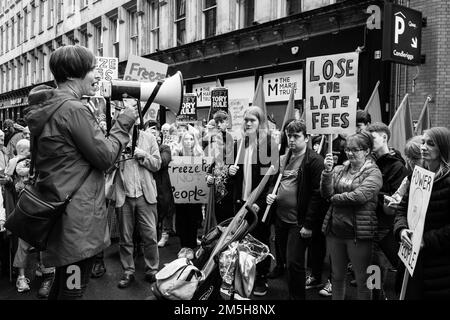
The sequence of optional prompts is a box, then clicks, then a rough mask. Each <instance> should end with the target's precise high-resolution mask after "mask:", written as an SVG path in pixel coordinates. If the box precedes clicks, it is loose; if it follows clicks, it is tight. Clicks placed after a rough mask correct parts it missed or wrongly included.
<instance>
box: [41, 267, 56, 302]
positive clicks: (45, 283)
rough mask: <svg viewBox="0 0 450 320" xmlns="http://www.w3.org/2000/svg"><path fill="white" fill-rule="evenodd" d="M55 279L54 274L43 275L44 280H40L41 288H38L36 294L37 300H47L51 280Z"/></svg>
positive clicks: (51, 283)
mask: <svg viewBox="0 0 450 320" xmlns="http://www.w3.org/2000/svg"><path fill="white" fill-rule="evenodd" d="M54 279H55V274H54V273H50V274H45V275H44V279H43V280H42V283H41V287H40V288H39V291H38V293H37V297H38V298H39V299H47V298H48V294H49V293H50V289H51V288H52V285H53V280H54Z"/></svg>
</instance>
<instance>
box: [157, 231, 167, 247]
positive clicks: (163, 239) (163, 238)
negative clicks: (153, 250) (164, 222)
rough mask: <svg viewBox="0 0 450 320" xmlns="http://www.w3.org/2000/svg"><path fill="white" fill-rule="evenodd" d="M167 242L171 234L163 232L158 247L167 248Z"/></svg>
mask: <svg viewBox="0 0 450 320" xmlns="http://www.w3.org/2000/svg"><path fill="white" fill-rule="evenodd" d="M167 241H169V234H168V233H166V232H163V234H162V235H161V239H160V240H159V242H158V247H160V248H163V247H165V246H166V244H167Z"/></svg>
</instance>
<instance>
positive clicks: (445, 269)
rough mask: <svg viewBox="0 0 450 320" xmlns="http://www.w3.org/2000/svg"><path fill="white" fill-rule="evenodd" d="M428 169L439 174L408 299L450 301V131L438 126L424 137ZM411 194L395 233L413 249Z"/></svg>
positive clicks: (403, 203)
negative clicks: (409, 210) (410, 222)
mask: <svg viewBox="0 0 450 320" xmlns="http://www.w3.org/2000/svg"><path fill="white" fill-rule="evenodd" d="M421 154H422V158H423V165H424V168H425V169H427V170H429V171H432V172H434V173H435V176H434V182H433V186H432V189H431V197H430V201H429V203H428V208H427V212H426V215H425V222H424V227H423V236H422V243H421V246H420V252H419V256H418V258H417V263H416V267H415V269H414V276H413V277H409V280H408V284H407V287H406V295H405V299H408V300H422V299H426V300H430V299H433V300H435V299H438V300H440V299H449V298H450V196H449V195H450V130H449V129H448V128H445V127H434V128H431V129H429V130H426V131H425V132H424V133H423V136H422V144H421ZM409 197H410V195H409V192H408V191H407V192H406V194H405V195H404V197H403V199H402V201H401V202H400V204H399V206H398V210H397V215H396V217H395V226H394V234H395V236H396V239H397V240H398V241H402V242H403V243H404V244H405V245H407V246H409V247H411V245H412V243H411V235H412V230H410V228H411V226H409V225H408V219H407V212H408V203H409Z"/></svg>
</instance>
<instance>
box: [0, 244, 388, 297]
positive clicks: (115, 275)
mask: <svg viewBox="0 0 450 320" xmlns="http://www.w3.org/2000/svg"><path fill="white" fill-rule="evenodd" d="M179 249H180V246H179V241H178V238H177V237H171V238H170V239H169V243H168V245H167V246H166V247H164V248H161V249H160V266H161V267H162V266H163V265H164V264H165V263H168V262H170V261H172V260H174V259H175V258H176V256H177V253H178V251H179ZM36 256H37V255H36V254H31V256H30V259H29V262H28V268H27V270H26V275H27V277H28V278H29V279H30V287H31V290H30V291H28V292H24V293H18V292H17V290H16V286H15V280H16V279H15V278H14V279H13V282H12V283H10V282H9V279H8V278H7V277H2V278H0V300H38V298H37V291H38V289H39V285H40V279H39V278H38V277H36V276H35V272H34V271H35V268H36ZM105 264H106V270H107V272H106V274H105V275H104V276H103V277H101V278H99V279H91V280H90V282H89V285H88V289H87V291H86V293H85V296H84V299H87V300H145V299H147V298H151V297H153V294H152V291H151V289H150V284H149V283H148V282H146V281H145V280H144V261H143V258H142V256H138V257H137V259H136V273H135V276H136V281H135V282H134V283H132V285H131V286H130V287H128V288H126V289H119V288H118V287H117V284H118V282H119V280H120V278H121V276H122V268H121V265H120V260H119V246H118V243H117V241H113V244H112V245H111V246H110V247H109V248H107V249H106V250H105ZM272 264H273V262H272ZM394 276H395V273H394V272H389V274H388V281H387V283H386V287H387V296H388V298H389V299H395V295H394V293H393V281H394V280H393V279H394ZM349 282H350V280H348V283H347V297H346V298H347V299H356V288H354V287H352V286H350V285H349ZM319 290H320V288H317V289H310V290H307V291H306V299H307V300H331V298H329V297H321V296H320V295H319V294H318V292H319ZM287 298H288V291H287V282H286V276H285V275H284V276H283V277H281V278H278V279H273V280H269V290H268V293H267V295H266V296H264V297H254V296H252V297H251V300H287Z"/></svg>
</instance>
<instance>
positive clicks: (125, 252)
mask: <svg viewBox="0 0 450 320" xmlns="http://www.w3.org/2000/svg"><path fill="white" fill-rule="evenodd" d="M121 209H122V210H121V211H122V212H121V213H120V214H119V230H120V241H119V255H120V262H121V264H122V268H123V270H124V272H125V273H127V274H134V272H135V265H134V258H133V250H134V243H133V231H134V226H135V224H136V226H137V228H138V230H139V235H140V237H141V239H142V241H143V243H144V263H145V273H155V272H156V271H158V268H159V251H158V240H157V232H156V220H157V216H158V213H157V209H156V204H149V203H147V201H145V198H144V197H143V196H141V197H139V198H129V197H126V198H125V203H124V205H123V207H122V208H121Z"/></svg>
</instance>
